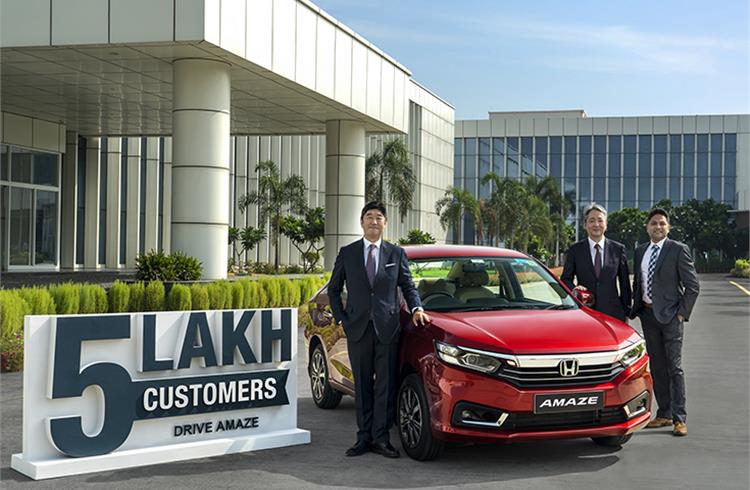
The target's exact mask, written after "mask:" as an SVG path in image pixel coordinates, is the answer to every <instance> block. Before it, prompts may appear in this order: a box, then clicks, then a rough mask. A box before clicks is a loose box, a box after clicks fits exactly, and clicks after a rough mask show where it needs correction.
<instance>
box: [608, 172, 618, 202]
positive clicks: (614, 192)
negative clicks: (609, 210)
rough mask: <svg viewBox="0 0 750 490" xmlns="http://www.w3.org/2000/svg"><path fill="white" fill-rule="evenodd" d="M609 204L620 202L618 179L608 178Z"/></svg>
mask: <svg viewBox="0 0 750 490" xmlns="http://www.w3.org/2000/svg"><path fill="white" fill-rule="evenodd" d="M608 201H609V202H617V203H619V202H620V179H619V178H612V177H610V178H609V199H608Z"/></svg>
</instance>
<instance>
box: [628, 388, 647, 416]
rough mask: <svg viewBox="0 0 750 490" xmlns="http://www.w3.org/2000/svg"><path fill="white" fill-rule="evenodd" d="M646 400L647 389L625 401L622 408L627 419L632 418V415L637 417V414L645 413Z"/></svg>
mask: <svg viewBox="0 0 750 490" xmlns="http://www.w3.org/2000/svg"><path fill="white" fill-rule="evenodd" d="M648 400H649V395H648V391H644V392H643V393H641V394H640V395H638V396H637V397H635V398H633V399H632V400H630V401H629V402H628V403H626V404H625V406H624V407H623V408H624V409H625V415H626V416H627V417H628V419H632V418H633V417H637V416H638V415H641V414H642V413H645V412H646V410H648Z"/></svg>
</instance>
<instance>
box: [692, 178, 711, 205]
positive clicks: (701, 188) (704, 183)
mask: <svg viewBox="0 0 750 490" xmlns="http://www.w3.org/2000/svg"><path fill="white" fill-rule="evenodd" d="M695 180H696V187H697V188H698V192H696V193H695V194H696V196H695V197H696V198H697V199H698V200H699V201H703V200H705V199H708V178H707V177H702V178H701V177H699V178H697V179H695Z"/></svg>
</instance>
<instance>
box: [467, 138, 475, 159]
mask: <svg viewBox="0 0 750 490" xmlns="http://www.w3.org/2000/svg"><path fill="white" fill-rule="evenodd" d="M464 144H465V145H466V151H465V152H464V153H465V154H467V155H476V154H477V139H476V138H465V139H464Z"/></svg>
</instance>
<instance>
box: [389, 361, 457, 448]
mask: <svg viewBox="0 0 750 490" xmlns="http://www.w3.org/2000/svg"><path fill="white" fill-rule="evenodd" d="M396 413H397V424H398V435H399V437H400V438H401V446H402V447H403V448H404V451H405V452H406V454H407V455H409V457H410V458H412V459H416V460H417V461H430V460H433V459H435V458H437V457H438V456H440V454H441V453H442V452H443V448H444V447H445V443H444V442H443V441H440V440H438V439H436V438H435V436H434V435H433V433H432V424H431V419H430V408H429V403H427V396H426V395H425V392H424V387H423V386H422V380H421V379H420V377H419V375H417V374H410V375H409V376H407V377H406V378H404V380H403V381H402V382H401V388H400V389H399V391H398V407H397V410H396Z"/></svg>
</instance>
